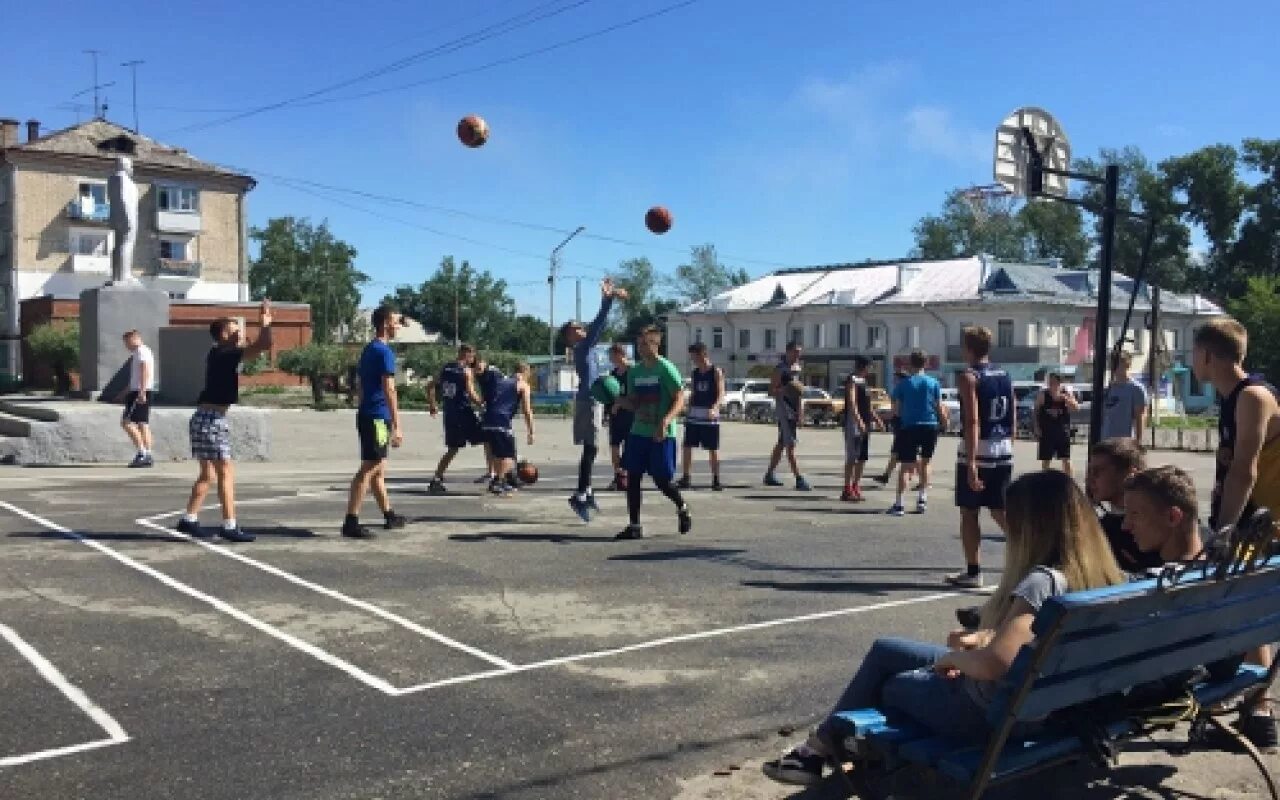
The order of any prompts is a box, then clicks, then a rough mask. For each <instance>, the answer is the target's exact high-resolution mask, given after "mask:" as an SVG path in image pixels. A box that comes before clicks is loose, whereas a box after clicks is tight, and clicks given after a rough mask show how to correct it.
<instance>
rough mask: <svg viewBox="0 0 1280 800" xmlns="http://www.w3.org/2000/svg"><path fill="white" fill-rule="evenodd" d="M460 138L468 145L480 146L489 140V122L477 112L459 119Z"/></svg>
mask: <svg viewBox="0 0 1280 800" xmlns="http://www.w3.org/2000/svg"><path fill="white" fill-rule="evenodd" d="M458 140H459V141H461V142H462V143H463V144H465V145H466V146H467V147H479V146H481V145H483V144H484V143H485V142H487V141H489V123H487V122H485V121H484V119H483V118H481V117H477V116H476V115H475V114H469V115H467V116H465V117H463V118H462V119H461V120H459V121H458Z"/></svg>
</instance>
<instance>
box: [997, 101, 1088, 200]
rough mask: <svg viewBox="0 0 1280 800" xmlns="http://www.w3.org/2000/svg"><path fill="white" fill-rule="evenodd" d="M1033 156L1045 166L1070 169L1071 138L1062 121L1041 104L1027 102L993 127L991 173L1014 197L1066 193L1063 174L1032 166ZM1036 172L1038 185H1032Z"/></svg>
mask: <svg viewBox="0 0 1280 800" xmlns="http://www.w3.org/2000/svg"><path fill="white" fill-rule="evenodd" d="M1028 137H1029V138H1031V139H1032V141H1033V142H1034V147H1032V146H1029V144H1028V142H1027V139H1028ZM1033 157H1035V158H1038V159H1039V160H1040V163H1041V165H1042V166H1044V167H1049V168H1051V169H1054V170H1069V169H1071V142H1070V141H1069V140H1068V139H1067V133H1066V131H1064V130H1063V129H1062V125H1060V124H1059V123H1058V120H1056V119H1054V117H1053V115H1052V114H1050V113H1049V112H1048V111H1045V110H1044V109H1043V108H1036V107H1034V106H1026V107H1024V108H1019V109H1018V110H1017V111H1014V112H1013V113H1012V114H1010V115H1009V116H1007V117H1005V119H1004V121H1003V122H1001V123H1000V126H999V127H998V128H996V146H995V168H994V170H993V173H994V175H993V177H994V178H995V180H996V182H997V183H998V184H1000V185H1001V186H1004V187H1005V188H1006V189H1008V190H1009V192H1010V193H1011V194H1013V195H1014V196H1016V197H1033V198H1034V197H1036V196H1044V195H1049V196H1054V197H1066V196H1067V189H1068V186H1067V178H1066V176H1064V175H1057V174H1053V173H1047V172H1046V173H1043V174H1041V173H1038V172H1036V171H1034V170H1031V169H1030V162H1031V159H1032V158H1033ZM1033 173H1035V174H1033ZM1036 175H1039V180H1040V181H1041V185H1039V186H1033V178H1034V177H1035V176H1036Z"/></svg>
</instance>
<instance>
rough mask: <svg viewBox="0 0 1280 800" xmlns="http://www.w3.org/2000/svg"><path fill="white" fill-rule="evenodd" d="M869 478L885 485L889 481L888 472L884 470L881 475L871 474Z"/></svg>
mask: <svg viewBox="0 0 1280 800" xmlns="http://www.w3.org/2000/svg"><path fill="white" fill-rule="evenodd" d="M871 480H873V481H875V482H876V483H878V484H880V485H881V486H885V485H887V484H888V483H889V473H887V472H886V473H884V474H883V475H872V476H871Z"/></svg>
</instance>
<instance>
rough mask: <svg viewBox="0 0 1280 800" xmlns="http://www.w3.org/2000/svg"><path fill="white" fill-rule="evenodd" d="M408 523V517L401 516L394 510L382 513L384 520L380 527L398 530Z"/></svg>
mask: <svg viewBox="0 0 1280 800" xmlns="http://www.w3.org/2000/svg"><path fill="white" fill-rule="evenodd" d="M408 524H409V520H408V518H406V517H402V516H400V515H399V514H397V513H396V512H394V511H392V512H391V513H390V514H386V515H384V522H383V523H382V527H384V528H386V529H387V530H389V531H394V530H399V529H400V528H403V527H404V526H405V525H408Z"/></svg>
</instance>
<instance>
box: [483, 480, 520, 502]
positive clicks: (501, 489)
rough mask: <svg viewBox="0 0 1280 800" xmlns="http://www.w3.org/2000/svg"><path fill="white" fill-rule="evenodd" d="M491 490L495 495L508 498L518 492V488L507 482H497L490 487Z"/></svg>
mask: <svg viewBox="0 0 1280 800" xmlns="http://www.w3.org/2000/svg"><path fill="white" fill-rule="evenodd" d="M489 491H490V492H492V493H493V495H494V497H497V498H500V499H506V498H508V497H511V496H512V495H514V494H515V493H516V488H515V487H514V486H508V485H507V484H506V483H495V484H493V485H492V486H490V487H489Z"/></svg>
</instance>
